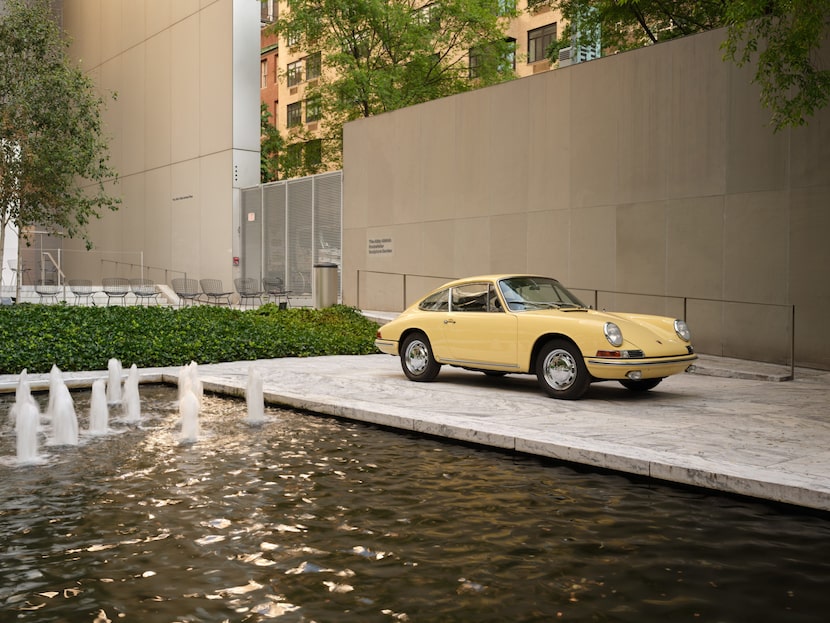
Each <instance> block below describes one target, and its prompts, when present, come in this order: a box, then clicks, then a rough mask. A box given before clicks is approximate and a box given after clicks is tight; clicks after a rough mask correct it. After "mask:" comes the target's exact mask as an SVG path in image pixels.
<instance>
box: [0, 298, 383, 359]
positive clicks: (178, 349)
mask: <svg viewBox="0 0 830 623" xmlns="http://www.w3.org/2000/svg"><path fill="white" fill-rule="evenodd" d="M376 331H377V325H376V324H375V323H374V322H372V321H371V320H368V319H367V318H365V317H364V316H363V315H362V314H360V312H359V311H358V310H355V309H353V308H351V307H345V306H342V305H337V306H334V307H330V308H327V309H322V310H312V309H279V308H278V307H277V306H276V305H273V304H268V305H264V306H262V307H260V308H258V309H256V310H238V309H230V308H227V307H213V306H207V305H198V306H193V307H185V308H181V309H175V308H170V307H164V306H158V307H138V306H125V307H115V306H113V307H82V306H78V307H76V306H68V305H32V304H22V305H10V306H2V307H0V343H2V344H3V348H2V349H0V374H19V373H20V371H21V370H23V369H24V368H26V369H27V370H29V371H30V372H48V371H49V370H50V369H51V367H52V365H53V364H54V365H57V366H58V367H59V368H60V369H61V370H63V371H67V372H71V371H83V370H105V369H106V367H107V362H108V361H109V359H111V358H116V359H119V360H120V361H121V362H122V364H124V366H125V367H127V366H131V365H132V364H136V365H137V366H138V367H140V368H146V367H166V366H180V365H184V364H186V363H189V362H190V361H196V362H198V363H217V362H222V361H248V360H254V359H272V358H278V357H311V356H320V355H362V354H369V353H374V352H376V350H375V347H374V338H375V333H376Z"/></svg>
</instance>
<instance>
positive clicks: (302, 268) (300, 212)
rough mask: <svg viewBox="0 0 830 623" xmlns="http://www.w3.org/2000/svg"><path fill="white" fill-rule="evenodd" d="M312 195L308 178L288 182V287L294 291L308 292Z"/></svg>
mask: <svg viewBox="0 0 830 623" xmlns="http://www.w3.org/2000/svg"><path fill="white" fill-rule="evenodd" d="M313 197H314V183H313V182H312V181H311V179H310V178H303V179H298V180H291V181H289V182H288V213H287V215H286V221H287V222H288V289H289V290H291V291H292V292H293V293H294V294H309V295H310V294H311V268H312V264H313V261H314V258H313V253H312V248H313V247H312V230H311V226H312V223H313V222H314V217H313V215H312V208H313V205H314V204H313V202H312V200H313Z"/></svg>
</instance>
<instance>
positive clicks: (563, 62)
mask: <svg viewBox="0 0 830 623" xmlns="http://www.w3.org/2000/svg"><path fill="white" fill-rule="evenodd" d="M571 49H572V48H571V46H568V47H567V48H562V49H561V50H559V67H567V66H568V65H570V64H571Z"/></svg>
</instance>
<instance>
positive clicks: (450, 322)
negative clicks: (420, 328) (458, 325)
mask: <svg viewBox="0 0 830 623" xmlns="http://www.w3.org/2000/svg"><path fill="white" fill-rule="evenodd" d="M444 324H455V320H453V319H452V318H447V319H446V320H445V321H444Z"/></svg>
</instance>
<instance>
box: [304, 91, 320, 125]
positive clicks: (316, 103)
mask: <svg viewBox="0 0 830 623" xmlns="http://www.w3.org/2000/svg"><path fill="white" fill-rule="evenodd" d="M321 108H322V107H321V106H320V98H319V97H310V98H308V99H307V100H306V101H305V122H306V123H311V122H312V121H319V120H320V117H321V116H322V111H321Z"/></svg>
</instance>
